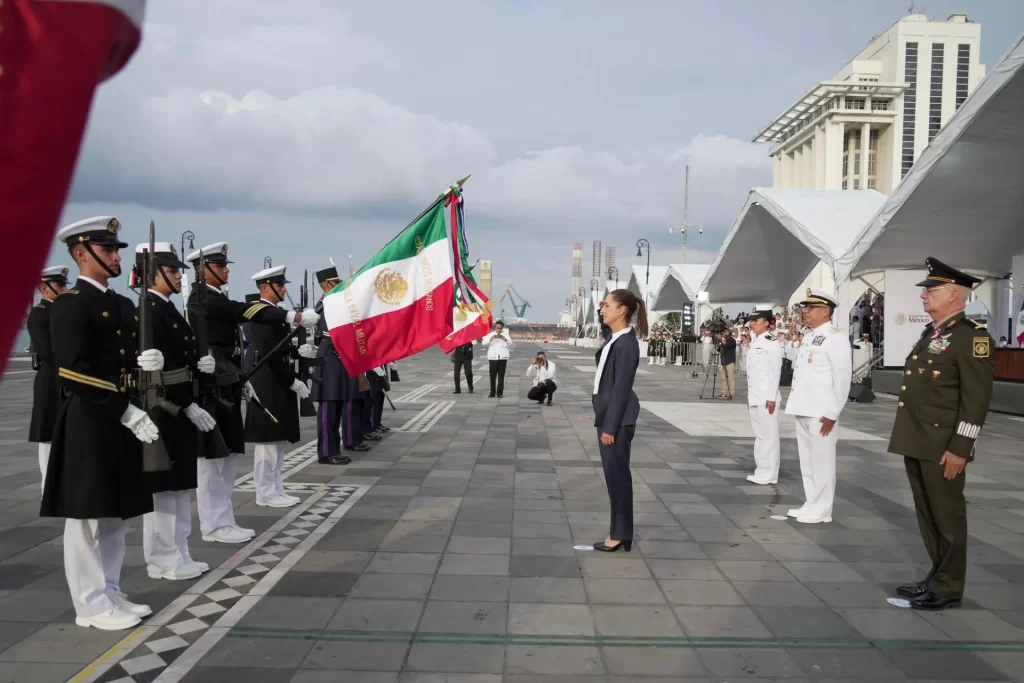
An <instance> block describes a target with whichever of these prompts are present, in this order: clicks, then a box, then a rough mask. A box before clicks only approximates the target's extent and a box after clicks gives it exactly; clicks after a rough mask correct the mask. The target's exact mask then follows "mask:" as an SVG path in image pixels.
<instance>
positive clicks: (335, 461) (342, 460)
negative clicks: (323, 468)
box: [317, 455, 352, 465]
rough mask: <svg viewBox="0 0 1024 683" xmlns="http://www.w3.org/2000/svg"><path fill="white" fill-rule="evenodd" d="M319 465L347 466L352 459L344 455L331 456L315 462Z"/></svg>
mask: <svg viewBox="0 0 1024 683" xmlns="http://www.w3.org/2000/svg"><path fill="white" fill-rule="evenodd" d="M317 462H319V463H320V464H321V465H347V464H349V463H350V462H352V458H348V457H346V456H344V455H332V456H330V457H329V458H324V459H322V460H317Z"/></svg>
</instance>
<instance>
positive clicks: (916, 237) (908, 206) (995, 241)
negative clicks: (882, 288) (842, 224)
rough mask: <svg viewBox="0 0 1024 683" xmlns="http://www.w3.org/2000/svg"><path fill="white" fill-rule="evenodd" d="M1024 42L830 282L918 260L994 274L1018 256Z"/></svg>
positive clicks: (1023, 190) (1022, 219)
mask: <svg viewBox="0 0 1024 683" xmlns="http://www.w3.org/2000/svg"><path fill="white" fill-rule="evenodd" d="M1022 66H1024V36H1022V37H1021V38H1018V39H1017V42H1016V43H1015V44H1014V45H1013V46H1012V47H1011V48H1010V50H1009V51H1008V52H1007V53H1006V54H1005V55H1004V56H1003V58H1002V59H1001V60H1000V61H999V63H998V64H997V65H996V67H995V68H994V69H992V70H991V71H990V72H989V74H988V76H987V77H986V78H985V80H984V81H982V82H981V83H980V84H979V85H978V87H977V88H976V89H975V90H974V92H973V93H971V96H970V97H968V98H967V100H966V101H965V102H964V103H963V105H962V106H961V107H960V110H959V111H957V112H956V114H954V115H953V117H952V118H951V119H950V120H949V121H948V122H947V123H946V125H945V126H944V127H943V128H942V130H941V131H939V133H938V135H936V136H935V138H934V139H933V140H932V141H931V143H930V144H929V145H928V147H927V148H925V150H924V152H923V153H922V154H921V156H920V157H919V158H918V160H917V162H916V163H915V164H914V166H913V168H912V169H911V170H910V172H909V173H908V174H907V175H906V177H904V178H903V180H902V182H901V183H900V184H899V186H898V187H897V188H896V190H895V191H894V192H893V193H892V195H891V196H890V197H889V198H888V200H887V201H886V202H885V204H884V205H883V206H882V207H881V208H880V210H879V211H878V212H877V214H876V215H875V216H874V217H873V218H872V219H871V220H870V221H869V222H866V223H865V226H864V227H863V229H862V230H861V232H860V233H859V235H858V238H857V240H856V241H855V242H854V244H853V247H852V249H851V250H850V251H849V253H848V254H846V255H845V256H844V257H843V258H842V259H840V262H839V263H838V264H837V275H839V276H840V277H841V278H843V279H845V277H846V276H847V275H849V274H853V275H855V276H856V275H860V274H863V273H869V272H874V271H880V270H885V269H900V268H922V267H923V264H924V258H925V256H934V257H935V258H938V259H939V260H941V261H943V262H945V263H948V264H949V265H951V266H954V267H958V268H962V269H966V270H970V271H974V272H976V273H979V274H983V275H990V276H994V277H1003V276H1004V275H1006V273H1008V272H1009V271H1010V269H1011V267H1012V265H1011V260H1012V258H1013V256H1014V255H1015V254H1018V253H1020V252H1021V250H1022V249H1024V158H1022V155H1021V152H1022V150H1024V113H1022V112H1024V69H1022Z"/></svg>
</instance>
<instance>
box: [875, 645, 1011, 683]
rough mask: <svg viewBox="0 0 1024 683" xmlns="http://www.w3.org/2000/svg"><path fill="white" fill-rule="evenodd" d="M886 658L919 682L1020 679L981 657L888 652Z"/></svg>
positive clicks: (958, 653) (933, 651)
mask: <svg viewBox="0 0 1024 683" xmlns="http://www.w3.org/2000/svg"><path fill="white" fill-rule="evenodd" d="M885 657H886V659H888V660H889V661H890V662H892V663H893V664H894V665H895V666H896V667H897V668H899V669H900V670H901V671H903V673H905V674H906V676H907V678H909V679H914V680H921V681H1005V680H1007V679H1010V680H1020V679H1019V677H1018V678H1016V679H1014V678H1012V677H1011V676H1012V675H1013V674H1014V673H1017V672H1019V671H1020V669H1017V672H1007V671H1004V670H1002V669H1000V668H998V667H996V666H993V665H992V664H990V663H989V662H987V661H985V659H984V658H983V657H982V656H981V655H977V654H974V653H969V652H957V651H943V650H909V649H908V650H887V651H886V652H885Z"/></svg>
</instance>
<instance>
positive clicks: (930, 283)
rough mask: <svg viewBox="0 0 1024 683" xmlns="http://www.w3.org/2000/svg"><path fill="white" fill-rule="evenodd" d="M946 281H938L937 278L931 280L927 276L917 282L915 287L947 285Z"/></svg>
mask: <svg viewBox="0 0 1024 683" xmlns="http://www.w3.org/2000/svg"><path fill="white" fill-rule="evenodd" d="M948 284H949V283H948V282H939V281H938V280H932V279H931V278H927V279H924V280H921V281H920V282H918V283H917V284H916V285H914V286H915V287H938V286H939V285H948Z"/></svg>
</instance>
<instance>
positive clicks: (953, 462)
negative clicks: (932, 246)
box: [889, 258, 995, 610]
mask: <svg viewBox="0 0 1024 683" xmlns="http://www.w3.org/2000/svg"><path fill="white" fill-rule="evenodd" d="M925 267H926V268H927V269H928V277H927V279H925V280H924V281H923V282H921V283H919V286H921V287H923V288H924V289H923V290H922V292H921V300H922V302H923V304H924V310H925V312H926V313H927V314H928V315H929V316H931V319H932V322H931V323H929V324H928V325H927V326H926V327H925V329H924V332H923V333H922V334H921V338H920V339H919V340H918V341H917V343H916V344H915V345H914V348H913V350H912V351H911V352H910V355H909V356H908V357H907V363H906V366H905V367H904V368H903V375H904V376H903V386H901V387H900V401H899V407H898V409H897V412H896V423H895V424H894V425H893V428H892V437H891V438H890V439H889V451H890V452H892V453H896V454H898V455H902V456H904V458H903V459H904V463H905V465H906V468H907V477H908V478H909V479H910V488H911V490H912V491H913V493H914V507H915V508H916V510H917V521H918V525H919V526H920V528H921V536H923V537H924V544H925V547H926V548H927V550H928V556H929V557H930V558H931V561H932V568H931V571H930V572H928V575H927V576H926V577H925V578H924V579H923V580H922V581H920V582H918V583H915V584H911V585H908V586H900V587H899V588H897V589H896V591H897V593H899V594H900V595H902V596H903V597H905V598H910V606H911V607H913V608H915V609H922V610H941V609H945V608H947V607H957V606H959V605H960V600H961V598H962V597H963V594H964V582H965V580H966V576H967V504H966V502H965V501H964V480H965V475H964V467H965V466H966V465H967V463H969V462H971V461H972V460H974V447H975V444H976V442H977V439H978V434H979V433H980V432H981V428H982V426H983V425H984V424H985V415H986V413H988V406H989V403H990V402H991V400H992V381H993V375H994V371H995V367H994V361H993V358H992V347H993V342H992V337H990V336H989V333H988V330H987V329H985V326H984V325H982V324H980V323H976V322H974V321H973V320H970V319H968V318H965V317H964V306H966V304H967V295H968V294H969V293H970V291H971V288H972V287H973V286H974V285H976V284H978V283H979V282H980V280H978V279H977V278H974V277H971V276H970V275H967V274H965V273H961V272H960V271H958V270H955V269H953V268H950V267H949V266H947V265H946V264H944V263H942V262H940V261H938V260H936V259H934V258H928V259H926V260H925Z"/></svg>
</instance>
